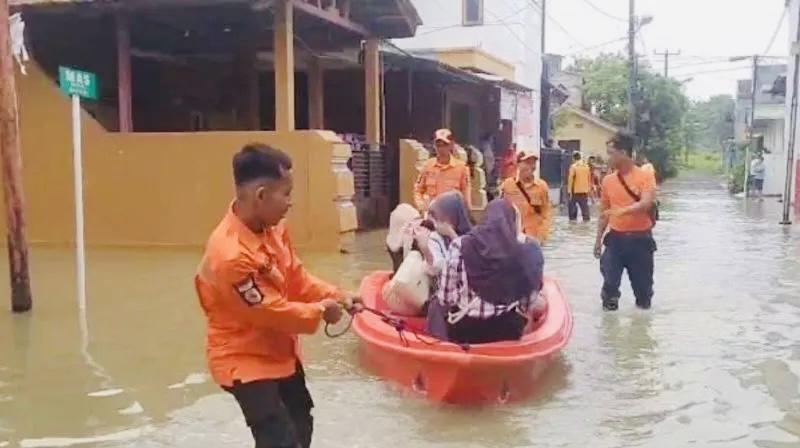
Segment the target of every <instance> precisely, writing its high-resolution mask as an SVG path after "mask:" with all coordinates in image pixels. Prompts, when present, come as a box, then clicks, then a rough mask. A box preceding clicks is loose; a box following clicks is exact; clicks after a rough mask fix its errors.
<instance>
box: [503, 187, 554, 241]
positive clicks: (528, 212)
mask: <svg viewBox="0 0 800 448" xmlns="http://www.w3.org/2000/svg"><path fill="white" fill-rule="evenodd" d="M522 188H524V189H525V192H526V193H528V197H530V198H531V201H530V203H528V199H527V198H526V197H525V195H524V194H522V192H521V191H520V189H519V187H517V179H516V178H514V177H511V178H508V179H506V180H504V181H503V183H502V184H500V193H501V195H502V196H503V197H504V198H507V199H508V200H510V201H511V203H512V204H514V205H516V206H517V208H518V209H519V211H520V213H521V214H522V231H523V232H524V233H525V234H526V235H528V236H531V237H534V238H536V239H537V240H539V242H541V243H544V242H545V241H547V239H548V238H549V237H550V225H551V223H552V216H553V213H552V209H553V208H552V206H551V204H550V187H549V186H548V185H547V182H545V181H544V180H542V179H534V180H533V181H532V182H528V183H525V184H522ZM536 208H539V213H537V212H536Z"/></svg>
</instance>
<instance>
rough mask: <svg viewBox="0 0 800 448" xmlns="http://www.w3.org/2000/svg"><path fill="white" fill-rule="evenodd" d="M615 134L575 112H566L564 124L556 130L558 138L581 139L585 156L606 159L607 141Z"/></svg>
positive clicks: (556, 137)
mask: <svg viewBox="0 0 800 448" xmlns="http://www.w3.org/2000/svg"><path fill="white" fill-rule="evenodd" d="M613 136H614V133H613V132H611V131H609V130H608V129H606V128H603V127H601V126H598V125H597V124H595V123H592V122H590V121H588V120H584V119H583V118H581V117H580V116H578V115H577V114H573V113H567V114H565V117H564V121H563V124H562V125H561V126H559V127H558V128H557V129H556V132H555V139H556V140H580V141H581V152H582V153H583V156H584V158H589V156H595V157H600V158H602V159H605V158H606V155H607V153H606V142H607V141H608V140H609V139H611V137H613Z"/></svg>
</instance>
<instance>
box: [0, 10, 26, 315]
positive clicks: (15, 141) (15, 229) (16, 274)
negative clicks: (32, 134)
mask: <svg viewBox="0 0 800 448" xmlns="http://www.w3.org/2000/svg"><path fill="white" fill-rule="evenodd" d="M9 26H10V23H9V18H8V0H0V165H2V173H3V193H4V196H5V212H6V240H7V241H6V242H7V243H8V263H9V268H10V271H11V311H13V312H15V313H22V312H25V311H30V310H31V308H33V300H32V298H31V284H30V274H29V272H28V241H27V236H26V232H25V217H24V208H25V207H24V204H25V201H24V198H23V194H22V154H21V153H20V143H19V117H18V116H17V91H16V86H15V83H14V81H15V79H14V60H13V59H12V57H11V35H10V29H9Z"/></svg>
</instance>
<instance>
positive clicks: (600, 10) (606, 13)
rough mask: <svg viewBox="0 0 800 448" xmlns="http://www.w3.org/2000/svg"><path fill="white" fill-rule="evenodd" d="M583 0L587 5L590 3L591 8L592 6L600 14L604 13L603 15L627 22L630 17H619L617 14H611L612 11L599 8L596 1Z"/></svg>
mask: <svg viewBox="0 0 800 448" xmlns="http://www.w3.org/2000/svg"><path fill="white" fill-rule="evenodd" d="M581 1H582V2H584V3H586V4H587V5H589V7H590V8H592V9H594V10H595V11H596V12H598V13H600V14H602V15H604V16H606V17H608V18H609V19H613V20H619V21H620V22H627V21H628V19H624V18H622V17H617V16H615V15H613V14H610V13H608V12H606V11H604V10H602V9H600V8H599V7H598V6H597V5H595V4H594V3H592V2H591V1H590V0H581Z"/></svg>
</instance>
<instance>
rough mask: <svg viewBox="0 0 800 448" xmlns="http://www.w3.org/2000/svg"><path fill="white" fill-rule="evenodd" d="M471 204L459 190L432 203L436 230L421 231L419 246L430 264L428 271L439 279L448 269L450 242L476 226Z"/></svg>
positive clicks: (418, 239) (431, 214) (431, 217)
mask: <svg viewBox="0 0 800 448" xmlns="http://www.w3.org/2000/svg"><path fill="white" fill-rule="evenodd" d="M468 210H469V209H468V207H467V203H466V202H465V200H464V196H463V195H461V193H460V192H458V191H449V192H447V193H443V194H441V195H439V196H438V197H437V198H436V199H434V200H433V202H432V203H431V206H430V209H429V210H428V218H429V220H430V222H431V223H432V224H433V225H432V227H433V229H432V230H434V231H433V232H430V233H427V234H426V233H423V232H419V233H417V237H416V238H415V239H416V242H417V246H418V247H419V249H420V252H422V255H423V256H424V257H425V261H426V263H427V265H428V269H427V273H428V275H429V276H431V277H432V278H437V279H438V277H439V275H440V274H441V273H442V270H444V266H445V257H446V256H447V250H448V248H449V247H450V243H451V242H452V241H453V240H454V239H455V238H458V237H459V236H462V235H466V234H467V232H469V231H470V230H471V229H472V222H471V221H470V218H469V211H468Z"/></svg>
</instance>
